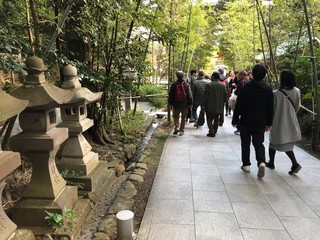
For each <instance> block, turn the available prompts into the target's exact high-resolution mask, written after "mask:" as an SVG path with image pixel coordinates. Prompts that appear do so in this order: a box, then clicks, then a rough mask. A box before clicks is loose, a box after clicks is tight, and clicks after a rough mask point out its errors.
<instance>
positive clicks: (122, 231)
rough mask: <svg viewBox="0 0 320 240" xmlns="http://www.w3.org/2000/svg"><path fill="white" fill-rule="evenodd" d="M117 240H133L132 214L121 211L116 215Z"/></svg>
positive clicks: (127, 211)
mask: <svg viewBox="0 0 320 240" xmlns="http://www.w3.org/2000/svg"><path fill="white" fill-rule="evenodd" d="M116 217H117V240H133V237H134V232H133V217H134V213H133V212H132V211H129V210H123V211H120V212H118V213H117V215H116Z"/></svg>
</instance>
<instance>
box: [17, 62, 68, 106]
mask: <svg viewBox="0 0 320 240" xmlns="http://www.w3.org/2000/svg"><path fill="white" fill-rule="evenodd" d="M25 69H26V71H27V72H28V75H27V76H26V80H25V82H24V83H23V86H22V87H20V88H18V89H16V90H14V91H13V92H12V93H11V95H12V96H14V97H16V98H19V99H23V100H29V104H28V108H32V109H34V110H42V109H49V108H55V107H59V106H60V105H62V104H66V103H68V102H69V101H70V100H71V99H72V98H73V96H74V93H73V92H71V91H66V90H63V89H61V88H59V87H56V86H54V85H53V84H51V83H49V82H47V81H46V79H45V75H44V71H46V69H47V68H46V67H45V66H44V64H43V61H42V59H41V58H38V57H30V58H28V59H27V60H26V67H25Z"/></svg>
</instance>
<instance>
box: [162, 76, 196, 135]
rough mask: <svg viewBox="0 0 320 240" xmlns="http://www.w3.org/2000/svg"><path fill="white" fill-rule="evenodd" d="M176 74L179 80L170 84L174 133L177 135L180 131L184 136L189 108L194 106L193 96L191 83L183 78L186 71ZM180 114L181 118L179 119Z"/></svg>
mask: <svg viewBox="0 0 320 240" xmlns="http://www.w3.org/2000/svg"><path fill="white" fill-rule="evenodd" d="M176 76H177V80H176V81H175V82H174V83H173V84H172V85H171V86H170V91H169V99H168V100H169V104H170V106H171V108H172V115H173V119H174V131H173V134H174V135H177V134H178V133H179V135H180V136H183V135H184V127H185V123H186V118H187V114H188V108H191V107H192V102H193V98H192V94H191V90H190V86H189V84H188V83H187V82H186V81H185V80H184V79H183V78H184V73H183V72H182V71H178V72H177V73H176ZM180 115H181V120H180V121H179V118H180Z"/></svg>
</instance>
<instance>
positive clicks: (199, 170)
mask: <svg viewBox="0 0 320 240" xmlns="http://www.w3.org/2000/svg"><path fill="white" fill-rule="evenodd" d="M191 174H192V176H220V173H219V171H218V168H217V166H215V165H207V164H191Z"/></svg>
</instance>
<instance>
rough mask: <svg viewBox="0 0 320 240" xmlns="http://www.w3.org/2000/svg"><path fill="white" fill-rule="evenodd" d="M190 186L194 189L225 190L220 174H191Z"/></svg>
mask: <svg viewBox="0 0 320 240" xmlns="http://www.w3.org/2000/svg"><path fill="white" fill-rule="evenodd" d="M192 187H193V190H194V191H225V187H224V184H223V182H222V179H221V177H220V176H193V177H192Z"/></svg>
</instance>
